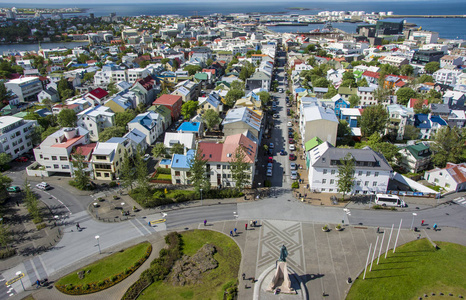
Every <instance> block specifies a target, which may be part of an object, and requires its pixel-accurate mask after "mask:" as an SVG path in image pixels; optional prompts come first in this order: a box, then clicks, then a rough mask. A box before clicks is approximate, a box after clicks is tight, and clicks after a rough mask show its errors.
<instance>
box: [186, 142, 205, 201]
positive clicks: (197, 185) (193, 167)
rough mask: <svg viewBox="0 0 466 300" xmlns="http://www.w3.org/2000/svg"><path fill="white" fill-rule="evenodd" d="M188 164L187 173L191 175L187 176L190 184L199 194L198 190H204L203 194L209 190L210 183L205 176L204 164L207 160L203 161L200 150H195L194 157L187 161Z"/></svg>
mask: <svg viewBox="0 0 466 300" xmlns="http://www.w3.org/2000/svg"><path fill="white" fill-rule="evenodd" d="M188 163H189V172H190V173H191V175H190V176H189V180H190V181H191V184H192V185H193V186H194V190H195V191H196V192H198V193H199V192H200V189H202V190H204V191H205V192H207V191H209V190H210V182H209V179H208V178H207V176H206V164H207V159H204V158H203V156H202V150H201V149H199V148H198V149H197V151H196V155H194V156H193V157H191V158H190V159H189V161H188Z"/></svg>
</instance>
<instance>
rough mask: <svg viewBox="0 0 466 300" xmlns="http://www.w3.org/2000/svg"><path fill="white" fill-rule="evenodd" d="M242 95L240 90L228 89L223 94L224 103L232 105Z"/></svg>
mask: <svg viewBox="0 0 466 300" xmlns="http://www.w3.org/2000/svg"><path fill="white" fill-rule="evenodd" d="M243 96H244V92H243V91H241V90H236V89H230V90H229V91H228V93H227V95H226V96H225V102H226V105H228V106H229V107H233V106H234V105H235V103H236V100H238V99H241V97H243Z"/></svg>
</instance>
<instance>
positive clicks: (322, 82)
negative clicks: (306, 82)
mask: <svg viewBox="0 0 466 300" xmlns="http://www.w3.org/2000/svg"><path fill="white" fill-rule="evenodd" d="M312 86H313V87H321V88H326V87H328V86H329V82H328V80H327V79H326V78H324V77H320V78H317V79H316V80H314V81H313V82H312Z"/></svg>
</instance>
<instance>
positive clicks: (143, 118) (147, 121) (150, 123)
mask: <svg viewBox="0 0 466 300" xmlns="http://www.w3.org/2000/svg"><path fill="white" fill-rule="evenodd" d="M150 113H151V112H147V113H143V114H139V115H137V116H136V117H135V118H134V119H132V120H131V121H129V122H130V123H139V124H141V125H142V126H144V127H145V128H146V129H147V130H151V129H152V127H154V126H155V125H156V124H157V120H153V119H152V118H151V117H149V115H150ZM154 114H155V113H154Z"/></svg>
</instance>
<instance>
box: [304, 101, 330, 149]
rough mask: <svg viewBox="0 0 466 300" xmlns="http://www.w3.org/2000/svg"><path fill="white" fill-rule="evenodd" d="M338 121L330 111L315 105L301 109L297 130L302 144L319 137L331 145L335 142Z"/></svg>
mask: <svg viewBox="0 0 466 300" xmlns="http://www.w3.org/2000/svg"><path fill="white" fill-rule="evenodd" d="M337 129H338V119H337V116H336V115H335V112H334V111H333V110H332V109H329V108H324V107H321V106H317V105H308V106H304V107H301V109H300V115H299V130H300V131H301V137H302V141H303V143H306V142H307V141H309V140H310V139H312V138H313V137H316V136H317V137H319V138H320V139H321V140H322V141H327V142H329V143H330V144H332V145H335V144H336V142H337Z"/></svg>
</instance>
